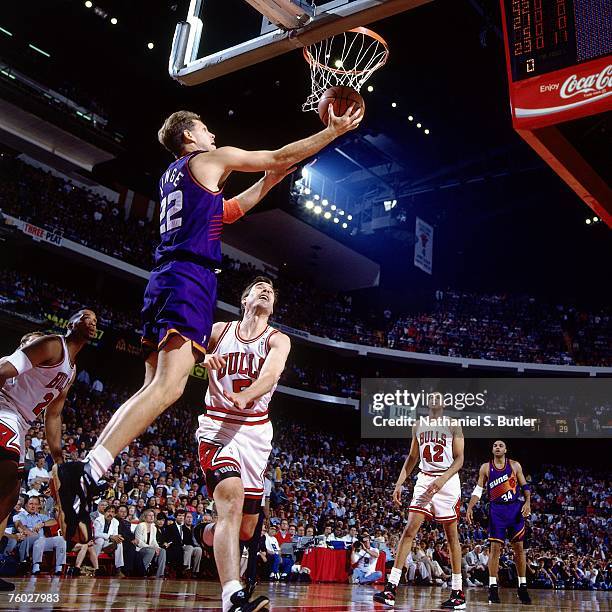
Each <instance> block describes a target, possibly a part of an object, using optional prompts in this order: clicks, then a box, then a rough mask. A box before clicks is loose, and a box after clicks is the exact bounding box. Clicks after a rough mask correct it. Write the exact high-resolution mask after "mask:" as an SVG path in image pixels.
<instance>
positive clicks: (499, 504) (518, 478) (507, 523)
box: [466, 440, 531, 604]
mask: <svg viewBox="0 0 612 612" xmlns="http://www.w3.org/2000/svg"><path fill="white" fill-rule="evenodd" d="M485 483H487V489H488V491H489V542H490V544H491V553H490V555H489V603H501V602H500V599H499V591H498V586H497V574H498V572H499V556H500V553H501V547H502V545H503V544H505V542H506V537H508V538H509V539H510V541H511V542H512V548H513V549H514V561H515V563H516V569H517V571H518V591H517V595H518V598H519V599H520V601H521V603H523V604H530V603H531V598H530V597H529V593H528V592H527V577H526V572H527V562H526V559H525V550H524V547H523V540H524V539H525V519H526V518H527V517H528V516H529V515H530V514H531V502H530V500H531V491H530V490H529V485H528V484H527V480H526V479H525V476H524V475H523V468H522V467H521V464H520V463H519V462H518V461H513V460H512V459H508V458H507V457H506V444H505V442H503V441H502V440H497V441H496V442H494V443H493V460H492V461H489V462H488V463H483V464H482V465H481V466H480V472H479V474H478V484H477V485H476V487H475V488H474V491H473V492H472V497H471V498H470V502H469V504H468V507H467V511H466V519H467V522H468V523H470V524H471V523H472V521H473V516H474V515H473V511H474V506H475V505H476V504H477V503H478V501H479V500H480V498H481V497H482V493H483V488H484V486H485ZM519 488H520V489H522V491H523V495H524V496H525V502H524V503H521V501H520V499H519Z"/></svg>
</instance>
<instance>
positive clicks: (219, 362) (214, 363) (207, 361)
mask: <svg viewBox="0 0 612 612" xmlns="http://www.w3.org/2000/svg"><path fill="white" fill-rule="evenodd" d="M204 367H205V368H208V369H209V370H221V369H223V368H224V367H225V357H222V356H221V355H206V357H204Z"/></svg>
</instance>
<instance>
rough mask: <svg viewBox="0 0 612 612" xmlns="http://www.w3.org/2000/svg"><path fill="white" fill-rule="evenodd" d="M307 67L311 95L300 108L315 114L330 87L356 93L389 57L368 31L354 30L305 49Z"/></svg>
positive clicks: (376, 37) (382, 43)
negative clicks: (338, 87) (350, 90)
mask: <svg viewBox="0 0 612 612" xmlns="http://www.w3.org/2000/svg"><path fill="white" fill-rule="evenodd" d="M304 57H305V58H306V61H307V62H308V64H309V66H310V77H311V80H312V93H311V94H310V95H309V96H308V98H307V100H306V102H304V104H303V105H302V110H303V111H304V112H306V111H311V110H314V111H316V110H317V106H318V104H319V100H320V99H321V96H322V95H323V92H325V91H326V90H327V89H329V88H330V87H336V86H338V85H344V86H346V87H352V88H353V89H355V90H357V91H359V90H360V89H361V87H362V86H363V84H364V83H365V82H366V81H367V80H368V79H369V78H370V77H371V76H372V74H373V73H374V72H375V71H376V70H378V69H379V68H381V67H382V66H384V65H385V63H386V62H387V58H388V57H389V48H388V47H387V43H386V42H385V41H384V40H383V39H382V38H381V37H380V36H379V35H378V34H376V33H375V32H372V30H368V29H367V28H355V29H353V30H348V32H342V33H341V34H336V35H335V36H332V37H331V38H326V39H325V40H322V41H320V42H317V43H314V44H312V45H308V46H307V47H304Z"/></svg>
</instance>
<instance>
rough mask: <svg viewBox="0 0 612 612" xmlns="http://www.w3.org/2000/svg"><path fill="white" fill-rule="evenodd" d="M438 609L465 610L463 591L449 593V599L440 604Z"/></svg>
mask: <svg viewBox="0 0 612 612" xmlns="http://www.w3.org/2000/svg"><path fill="white" fill-rule="evenodd" d="M440 607H441V608H444V609H445V610H465V595H464V594H463V591H457V590H455V591H451V594H450V597H449V598H448V599H447V600H446V601H444V602H442V604H441V605H440Z"/></svg>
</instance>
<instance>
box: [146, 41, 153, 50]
mask: <svg viewBox="0 0 612 612" xmlns="http://www.w3.org/2000/svg"><path fill="white" fill-rule="evenodd" d="M154 46H155V45H154V44H153V43H152V42H150V43H147V48H148V49H153V47H154Z"/></svg>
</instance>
